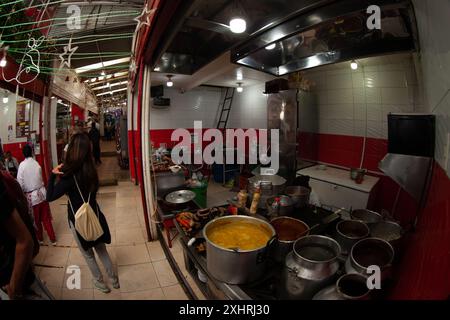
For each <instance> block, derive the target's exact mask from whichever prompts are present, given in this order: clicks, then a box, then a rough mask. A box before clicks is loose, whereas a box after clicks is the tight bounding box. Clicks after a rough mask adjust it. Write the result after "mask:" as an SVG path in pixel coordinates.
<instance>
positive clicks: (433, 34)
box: [408, 0, 450, 176]
mask: <svg viewBox="0 0 450 320" xmlns="http://www.w3.org/2000/svg"><path fill="white" fill-rule="evenodd" d="M413 4H414V9H415V14H416V19H417V25H418V30H419V36H420V37H419V39H420V48H421V53H420V56H418V59H417V60H416V64H417V65H418V67H419V68H420V69H419V70H418V78H419V84H421V87H423V93H424V97H423V98H422V97H421V96H420V95H421V93H420V90H418V93H416V94H415V95H414V97H416V96H418V104H417V105H415V109H416V110H420V111H422V112H433V113H435V114H436V127H437V128H436V154H435V157H436V160H437V161H438V162H439V164H440V165H441V166H442V168H444V170H446V171H447V174H448V175H449V176H450V161H449V160H448V159H449V158H450V154H449V153H448V150H449V149H450V148H449V146H448V144H450V141H449V140H450V137H449V135H450V47H449V45H448V43H449V42H448V30H450V19H449V12H450V1H448V0H413ZM408 76H410V75H408Z"/></svg>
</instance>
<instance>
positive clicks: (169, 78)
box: [166, 75, 173, 88]
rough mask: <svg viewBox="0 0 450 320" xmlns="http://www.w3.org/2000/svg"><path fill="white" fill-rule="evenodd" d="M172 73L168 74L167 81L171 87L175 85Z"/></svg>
mask: <svg viewBox="0 0 450 320" xmlns="http://www.w3.org/2000/svg"><path fill="white" fill-rule="evenodd" d="M172 77H173V76H172V75H168V76H167V83H166V85H167V86H168V87H169V88H170V87H173V81H172Z"/></svg>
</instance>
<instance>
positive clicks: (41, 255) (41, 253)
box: [33, 246, 48, 264]
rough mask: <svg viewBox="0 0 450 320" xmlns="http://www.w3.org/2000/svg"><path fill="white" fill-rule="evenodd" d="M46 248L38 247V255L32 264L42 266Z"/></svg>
mask: <svg viewBox="0 0 450 320" xmlns="http://www.w3.org/2000/svg"><path fill="white" fill-rule="evenodd" d="M47 251H48V247H47V246H40V247H39V253H38V255H37V256H36V257H34V259H33V262H34V263H35V264H43V263H44V260H45V256H46V255H47Z"/></svg>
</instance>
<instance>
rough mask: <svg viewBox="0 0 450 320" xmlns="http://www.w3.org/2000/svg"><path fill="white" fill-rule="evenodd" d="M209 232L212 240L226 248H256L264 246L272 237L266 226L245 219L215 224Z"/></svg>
mask: <svg viewBox="0 0 450 320" xmlns="http://www.w3.org/2000/svg"><path fill="white" fill-rule="evenodd" d="M207 233H208V234H207V235H208V238H209V240H210V241H211V242H213V243H214V244H216V245H218V246H219V247H222V248H226V249H234V248H238V249H240V250H254V249H257V248H261V247H264V246H265V245H266V244H267V242H268V241H269V240H270V238H271V234H270V231H269V230H267V229H266V228H265V227H264V226H261V225H256V224H254V223H248V222H244V221H236V222H232V223H224V224H220V225H217V226H213V227H211V228H210V229H209V230H208V232H207Z"/></svg>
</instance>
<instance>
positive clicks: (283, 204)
mask: <svg viewBox="0 0 450 320" xmlns="http://www.w3.org/2000/svg"><path fill="white" fill-rule="evenodd" d="M275 198H280V201H279V206H278V209H277V210H276V211H277V212H275V210H274V208H273V206H272V204H273V202H274V201H275ZM266 208H267V210H268V215H269V216H271V217H277V216H288V215H290V214H292V212H293V211H294V204H293V201H292V200H291V198H290V197H288V196H276V197H270V198H268V199H267V200H266Z"/></svg>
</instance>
